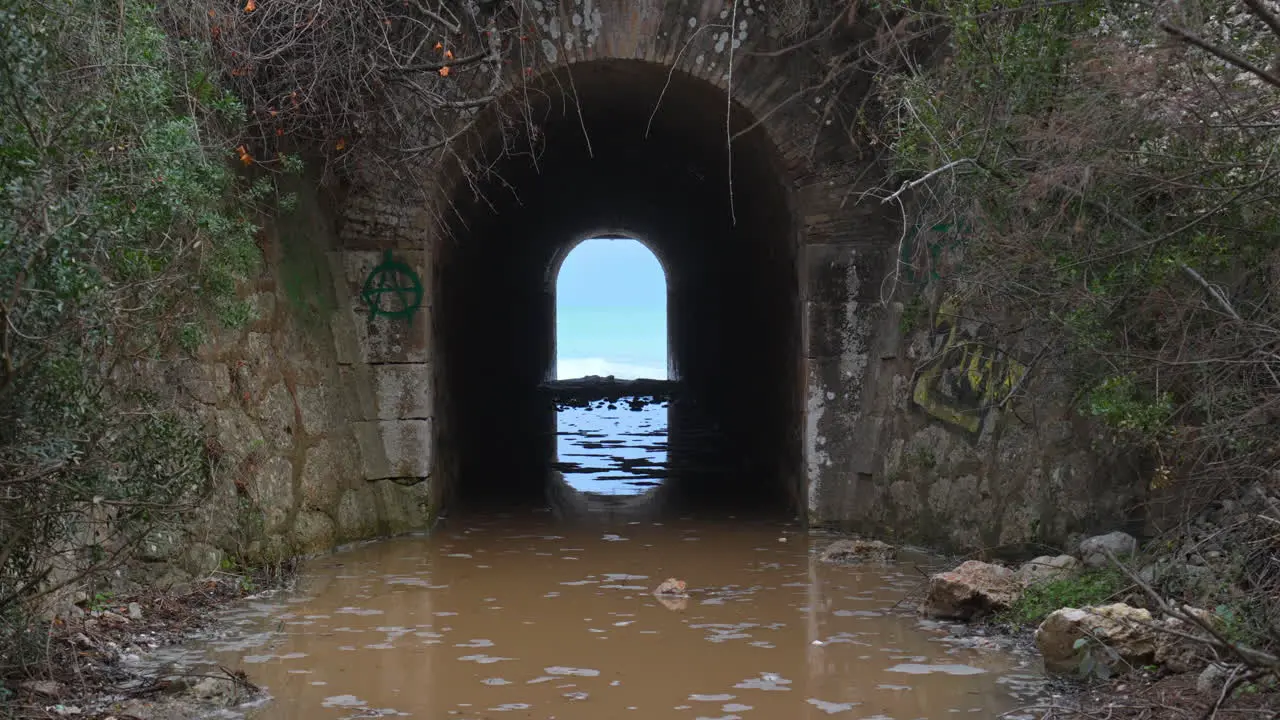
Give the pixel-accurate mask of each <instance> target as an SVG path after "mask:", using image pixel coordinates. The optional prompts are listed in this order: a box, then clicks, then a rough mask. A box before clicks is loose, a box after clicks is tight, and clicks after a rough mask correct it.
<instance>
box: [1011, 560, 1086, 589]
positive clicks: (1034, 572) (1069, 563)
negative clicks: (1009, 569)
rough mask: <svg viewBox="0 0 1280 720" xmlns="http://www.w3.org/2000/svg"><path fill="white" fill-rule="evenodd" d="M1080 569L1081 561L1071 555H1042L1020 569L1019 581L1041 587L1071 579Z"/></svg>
mask: <svg viewBox="0 0 1280 720" xmlns="http://www.w3.org/2000/svg"><path fill="white" fill-rule="evenodd" d="M1079 567H1080V561H1079V560H1077V559H1075V557H1073V556H1071V555H1057V556H1054V555H1041V556H1040V557H1038V558H1034V559H1032V560H1029V561H1027V562H1026V563H1024V564H1023V565H1022V567H1020V568H1018V573H1017V575H1018V580H1019V581H1020V582H1022V584H1023V585H1040V584H1043V583H1046V582H1052V581H1054V580H1058V579H1060V578H1064V577H1069V576H1071V575H1072V574H1074V573H1075V571H1076V570H1077V569H1078V568H1079Z"/></svg>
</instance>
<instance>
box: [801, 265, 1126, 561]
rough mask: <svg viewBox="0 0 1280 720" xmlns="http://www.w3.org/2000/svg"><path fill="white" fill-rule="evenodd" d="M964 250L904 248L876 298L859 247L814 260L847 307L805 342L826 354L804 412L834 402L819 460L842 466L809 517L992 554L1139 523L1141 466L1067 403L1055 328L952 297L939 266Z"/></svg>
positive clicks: (824, 410)
mask: <svg viewBox="0 0 1280 720" xmlns="http://www.w3.org/2000/svg"><path fill="white" fill-rule="evenodd" d="M891 252H892V253H896V252H898V249H897V248H895V249H893V251H891ZM957 258H958V253H957V254H953V255H952V256H950V257H933V258H925V259H924V260H923V261H921V260H920V259H919V258H908V259H907V260H905V261H904V262H903V263H902V264H900V265H897V269H896V271H895V264H896V263H895V260H897V259H898V258H895V257H894V256H893V254H890V253H882V256H881V258H880V261H881V262H882V263H883V267H884V268H885V269H886V270H885V272H881V273H878V274H873V276H874V277H878V278H880V279H881V280H883V281H884V282H883V283H882V284H881V285H880V286H879V287H877V288H876V292H885V293H886V294H887V295H888V297H890V298H892V299H893V300H892V301H891V302H887V303H885V304H884V305H883V306H881V305H879V303H878V302H877V299H876V298H873V297H872V296H871V295H872V293H868V292H867V289H866V279H865V278H864V277H863V276H862V275H861V274H860V272H859V270H858V259H857V257H856V255H854V254H844V255H839V256H836V257H832V256H830V254H829V253H828V254H827V257H826V260H825V261H824V263H825V264H824V263H819V265H820V266H821V267H825V268H826V271H825V273H824V275H823V276H824V277H825V278H826V281H825V282H824V283H823V284H822V287H823V290H822V294H821V297H824V298H827V299H828V300H829V301H834V304H835V306H837V307H838V306H839V305H840V304H841V303H843V306H844V307H845V308H846V311H847V312H846V315H845V318H844V319H843V320H842V321H841V322H839V323H838V324H836V325H834V326H832V327H830V328H829V329H828V330H827V331H826V332H824V333H822V334H821V335H822V337H824V338H825V344H819V343H817V342H816V341H815V342H811V343H810V347H811V349H812V348H814V347H824V348H826V350H825V357H826V358H828V360H827V361H826V362H824V363H823V364H822V365H823V367H824V372H823V374H822V375H821V379H820V380H819V381H817V382H812V381H811V385H810V387H811V392H810V411H811V412H813V410H814V409H815V408H816V409H817V411H818V412H817V413H815V414H814V415H811V417H810V422H811V423H815V422H817V423H821V422H822V420H823V419H824V418H825V417H826V415H827V414H829V413H830V412H831V410H830V407H831V405H832V404H833V403H843V408H841V409H839V410H837V411H836V412H835V417H834V418H832V419H831V420H830V423H831V425H828V427H833V428H837V429H836V430H834V431H832V432H831V433H830V434H827V433H821V432H820V433H819V434H818V436H819V443H818V444H817V447H816V450H815V452H814V455H813V456H812V457H813V458H816V459H817V461H818V462H821V463H826V464H828V465H829V466H831V467H837V468H839V470H838V472H839V475H838V478H839V481H838V482H836V483H834V484H832V485H826V486H823V485H819V486H818V487H817V488H816V492H817V493H818V494H819V496H820V499H819V501H818V502H817V503H816V507H817V508H818V512H815V513H814V517H813V519H814V520H815V521H816V522H818V523H820V524H834V525H841V526H844V527H846V528H850V529H853V530H856V531H859V532H864V533H868V534H872V535H878V536H883V537H888V538H893V539H896V540H898V541H903V542H914V543H920V544H925V545H929V546H933V547H937V548H944V549H948V550H952V551H957V552H975V551H980V552H982V553H986V554H996V555H1019V554H1024V553H1027V552H1030V553H1032V554H1043V553H1044V551H1045V550H1044V548H1045V547H1046V546H1047V547H1058V548H1062V547H1071V546H1073V544H1074V542H1075V541H1076V540H1078V538H1079V537H1081V536H1082V535H1084V534H1091V533H1095V532H1101V531H1108V530H1113V529H1115V528H1117V527H1122V528H1127V529H1130V530H1135V531H1136V529H1137V528H1138V527H1140V524H1141V520H1140V517H1139V513H1138V512H1137V511H1136V510H1135V508H1136V506H1137V504H1138V502H1139V501H1140V500H1141V498H1142V495H1143V484H1142V483H1141V481H1140V477H1141V476H1140V470H1141V468H1140V467H1137V462H1138V461H1137V460H1136V459H1134V458H1128V457H1121V456H1118V455H1117V454H1116V453H1115V452H1114V451H1112V450H1111V448H1110V446H1109V445H1108V443H1107V442H1106V440H1105V438H1104V437H1103V435H1102V433H1100V432H1099V431H1098V428H1097V427H1096V426H1095V425H1094V424H1093V423H1092V422H1091V421H1090V420H1089V419H1088V418H1085V417H1081V416H1080V415H1079V414H1078V413H1077V412H1076V410H1075V408H1076V407H1077V404H1076V399H1075V398H1074V397H1073V396H1072V389H1071V387H1070V385H1069V383H1068V381H1067V379H1066V370H1065V368H1064V367H1063V366H1062V365H1061V364H1060V363H1059V362H1058V358H1059V355H1060V348H1056V347H1055V346H1054V338H1052V337H1048V336H1046V335H1045V334H1043V333H1040V332H1037V331H1036V330H1035V329H1034V328H1032V329H1028V327H1027V323H1026V322H1025V319H1024V318H1020V317H1018V316H1017V315H1016V314H1014V313H1011V312H1010V311H1009V310H1008V309H1007V308H999V307H991V306H978V305H976V304H974V303H972V302H969V303H966V302H965V301H963V300H961V299H959V297H958V296H956V295H954V294H948V291H947V284H946V283H945V282H943V280H944V278H943V277H942V275H940V274H939V273H942V274H945V273H946V272H947V268H948V264H949V263H952V264H953V263H954V262H955V261H956V260H957ZM863 265H864V266H873V265H875V261H874V260H870V259H869V260H867V261H864V262H863ZM919 268H924V269H923V270H920V269H919ZM895 272H896V275H894V274H893V273H895ZM886 273H887V274H886ZM952 289H953V288H952ZM880 308H882V309H880ZM827 316H828V317H835V316H836V313H834V312H828V313H827ZM859 377H860V378H861V380H860V382H858V381H855V378H859ZM819 392H821V393H824V394H822V395H818V394H817V393H819ZM841 393H843V395H842V394H841ZM859 393H860V395H858V394H859ZM855 395H857V397H855ZM855 400H856V401H857V404H856V405H854V404H852V403H853V402H854V401H855ZM837 448H838V449H837ZM841 453H843V455H842V454H841ZM814 476H819V477H820V475H818V474H816V473H814V472H812V471H811V477H814Z"/></svg>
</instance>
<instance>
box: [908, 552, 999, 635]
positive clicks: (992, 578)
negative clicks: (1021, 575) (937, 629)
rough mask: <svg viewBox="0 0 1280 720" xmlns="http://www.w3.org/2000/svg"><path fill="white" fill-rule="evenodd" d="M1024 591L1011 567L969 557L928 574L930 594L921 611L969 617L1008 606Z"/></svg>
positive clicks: (962, 617)
mask: <svg viewBox="0 0 1280 720" xmlns="http://www.w3.org/2000/svg"><path fill="white" fill-rule="evenodd" d="M1021 592H1022V587H1021V584H1020V583H1019V582H1018V578H1017V576H1016V575H1015V574H1014V572H1013V571H1012V570H1010V569H1009V568H1006V567H1002V566H1000V565H992V564H990V563H984V562H980V561H978V560H969V561H967V562H965V563H963V564H961V565H960V567H957V568H956V569H955V570H951V571H949V572H944V573H937V574H936V575H932V576H930V577H929V596H928V597H927V598H926V599H925V602H924V605H923V607H922V608H921V610H922V611H923V612H924V613H925V614H926V615H929V616H931V617H936V618H947V619H954V620H970V619H972V618H975V617H979V616H982V615H986V614H989V613H993V612H999V611H1000V610H1005V609H1007V608H1008V607H1009V606H1011V605H1013V603H1014V602H1016V601H1017V599H1018V596H1019V595H1020V594H1021Z"/></svg>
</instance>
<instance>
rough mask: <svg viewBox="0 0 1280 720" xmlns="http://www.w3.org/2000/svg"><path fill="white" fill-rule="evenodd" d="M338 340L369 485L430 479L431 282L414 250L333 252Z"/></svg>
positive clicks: (421, 254)
mask: <svg viewBox="0 0 1280 720" xmlns="http://www.w3.org/2000/svg"><path fill="white" fill-rule="evenodd" d="M329 262H330V265H331V268H332V270H333V277H334V282H335V284H336V285H337V288H336V290H337V298H338V310H337V312H335V313H334V316H333V319H332V324H333V336H334V342H335V343H336V344H337V356H338V363H339V366H340V372H341V373H342V378H343V383H342V384H343V390H344V399H345V401H346V403H347V405H348V409H349V414H350V417H351V420H352V424H351V426H352V431H353V434H354V435H355V438H356V442H357V444H358V446H359V451H360V464H359V467H360V472H361V474H362V475H363V477H364V479H365V480H383V479H394V480H397V481H399V482H401V483H413V482H420V481H422V480H425V479H426V478H427V477H428V476H430V475H431V467H432V463H431V459H432V458H431V449H432V419H433V410H432V392H431V364H430V347H429V342H430V338H431V307H430V298H431V292H430V288H429V287H427V283H428V282H429V279H430V277H431V274H430V272H428V268H429V265H428V258H427V254H426V253H425V252H422V251H414V250H384V251H376V250H343V251H338V252H332V253H329Z"/></svg>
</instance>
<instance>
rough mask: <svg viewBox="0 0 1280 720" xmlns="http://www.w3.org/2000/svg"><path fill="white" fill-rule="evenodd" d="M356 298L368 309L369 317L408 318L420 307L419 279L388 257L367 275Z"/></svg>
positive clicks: (384, 257) (388, 255)
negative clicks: (358, 296) (362, 301)
mask: <svg viewBox="0 0 1280 720" xmlns="http://www.w3.org/2000/svg"><path fill="white" fill-rule="evenodd" d="M360 299H361V300H364V304H365V305H368V306H369V317H371V318H373V317H377V316H379V315H382V316H384V317H392V318H409V317H413V314H414V313H415V312H417V311H418V308H420V307H422V280H421V279H420V278H419V277H418V274H417V273H416V272H414V271H413V268H411V267H409V266H408V265H407V264H405V263H404V262H402V261H400V260H396V259H395V258H394V257H392V256H391V251H390V250H388V251H387V252H386V254H385V255H383V256H382V264H381V265H379V266H377V267H375V268H374V269H373V270H372V271H370V272H369V277H368V278H366V279H365V281H364V290H362V291H361V292H360Z"/></svg>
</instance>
